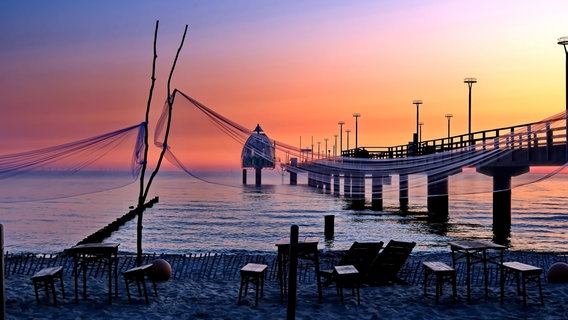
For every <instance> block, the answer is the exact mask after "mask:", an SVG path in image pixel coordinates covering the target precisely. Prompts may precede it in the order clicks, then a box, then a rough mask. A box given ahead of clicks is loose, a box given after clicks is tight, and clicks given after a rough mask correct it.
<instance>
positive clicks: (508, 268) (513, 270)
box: [501, 261, 544, 306]
mask: <svg viewBox="0 0 568 320" xmlns="http://www.w3.org/2000/svg"><path fill="white" fill-rule="evenodd" d="M502 267H503V273H502V274H501V303H503V300H504V296H505V280H506V278H507V276H508V275H509V274H514V275H515V279H516V282H517V294H518V295H522V296H523V304H524V305H525V306H526V305H527V283H531V282H532V283H536V284H537V286H538V291H539V293H540V303H541V304H542V305H544V298H543V296H542V285H541V281H540V277H541V275H542V269H541V268H539V267H535V266H531V265H529V264H524V263H521V262H517V261H511V262H504V263H503V266H502ZM519 276H520V277H519ZM520 280H521V281H522V289H521V282H520Z"/></svg>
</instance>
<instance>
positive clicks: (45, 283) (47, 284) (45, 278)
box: [31, 267, 65, 305]
mask: <svg viewBox="0 0 568 320" xmlns="http://www.w3.org/2000/svg"><path fill="white" fill-rule="evenodd" d="M31 279H32V282H33V284H34V291H35V297H36V302H37V304H39V290H41V289H42V288H45V294H46V296H47V299H48V300H49V289H51V294H52V295H53V305H57V294H56V293H55V279H59V283H60V285H61V296H62V297H63V299H65V288H64V286H63V267H51V268H44V269H41V270H39V271H38V272H36V273H35V274H34V275H33V276H32V278H31Z"/></svg>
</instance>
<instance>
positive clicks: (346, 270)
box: [334, 265, 361, 305]
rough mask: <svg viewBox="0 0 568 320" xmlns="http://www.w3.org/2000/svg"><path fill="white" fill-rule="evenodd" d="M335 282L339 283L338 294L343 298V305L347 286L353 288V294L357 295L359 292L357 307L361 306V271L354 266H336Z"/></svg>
mask: <svg viewBox="0 0 568 320" xmlns="http://www.w3.org/2000/svg"><path fill="white" fill-rule="evenodd" d="M334 269H335V282H336V283H337V293H338V294H339V297H340V298H341V303H342V304H343V303H344V302H343V289H344V288H345V287H346V285H347V286H351V289H352V293H353V294H355V290H356V291H357V305H361V295H360V293H359V287H360V283H359V270H357V268H355V266H352V265H344V266H335V267H334Z"/></svg>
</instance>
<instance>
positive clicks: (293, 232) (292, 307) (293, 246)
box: [286, 225, 298, 320]
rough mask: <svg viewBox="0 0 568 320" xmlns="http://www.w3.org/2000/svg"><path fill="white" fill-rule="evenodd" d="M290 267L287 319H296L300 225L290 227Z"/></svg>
mask: <svg viewBox="0 0 568 320" xmlns="http://www.w3.org/2000/svg"><path fill="white" fill-rule="evenodd" d="M289 259H290V268H289V271H288V273H289V274H288V309H287V311H288V313H287V314H286V319H288V320H294V319H296V288H297V282H298V279H297V274H298V226H297V225H293V226H292V227H291V228H290V253H289Z"/></svg>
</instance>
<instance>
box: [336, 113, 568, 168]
mask: <svg viewBox="0 0 568 320" xmlns="http://www.w3.org/2000/svg"><path fill="white" fill-rule="evenodd" d="M565 124H566V120H565V119H564V118H562V119H554V120H547V121H538V122H532V123H527V124H521V125H515V126H511V127H502V128H497V129H489V130H484V131H477V132H472V133H471V134H468V133H466V134H460V135H456V136H452V137H446V138H439V139H433V140H425V141H420V142H418V143H414V142H409V143H408V144H405V145H398V146H391V147H374V146H370V147H359V148H357V149H349V150H344V151H343V152H342V153H341V155H342V156H343V157H351V158H370V159H393V158H406V157H411V156H420V155H427V154H432V153H438V152H445V151H450V150H459V149H464V148H467V147H469V148H472V149H473V150H486V149H492V148H493V149H497V148H508V149H520V148H527V149H531V148H539V147H549V148H552V146H554V145H562V144H566V125H565Z"/></svg>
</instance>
